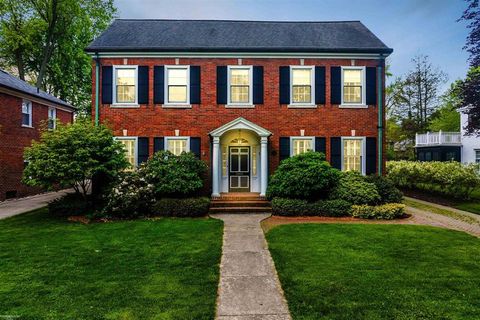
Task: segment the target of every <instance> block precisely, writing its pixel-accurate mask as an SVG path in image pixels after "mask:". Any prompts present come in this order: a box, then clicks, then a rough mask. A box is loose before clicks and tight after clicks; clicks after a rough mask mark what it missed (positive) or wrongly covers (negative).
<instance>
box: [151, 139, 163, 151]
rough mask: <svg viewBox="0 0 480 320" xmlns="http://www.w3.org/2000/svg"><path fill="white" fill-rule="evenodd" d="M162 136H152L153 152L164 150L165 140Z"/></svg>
mask: <svg viewBox="0 0 480 320" xmlns="http://www.w3.org/2000/svg"><path fill="white" fill-rule="evenodd" d="M164 141H165V140H164V138H163V137H155V138H153V152H154V153H155V152H158V151H163V150H165V142H164Z"/></svg>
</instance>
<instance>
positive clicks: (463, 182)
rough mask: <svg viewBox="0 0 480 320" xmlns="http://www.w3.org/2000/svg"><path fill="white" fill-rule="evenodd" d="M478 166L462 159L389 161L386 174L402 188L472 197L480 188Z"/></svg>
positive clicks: (457, 196) (456, 196)
mask: <svg viewBox="0 0 480 320" xmlns="http://www.w3.org/2000/svg"><path fill="white" fill-rule="evenodd" d="M479 169H480V168H479V165H478V164H469V165H464V164H461V163H459V162H455V161H451V162H438V161H432V162H419V161H389V162H387V177H388V178H389V179H390V180H391V181H393V183H395V185H396V186H398V187H401V188H410V189H419V190H425V191H428V192H433V193H438V194H442V195H447V196H451V197H455V198H465V199H466V198H469V197H470V195H471V193H472V191H473V190H475V189H476V188H478V187H480V175H479Z"/></svg>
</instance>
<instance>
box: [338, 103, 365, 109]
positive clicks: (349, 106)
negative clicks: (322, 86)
mask: <svg viewBox="0 0 480 320" xmlns="http://www.w3.org/2000/svg"><path fill="white" fill-rule="evenodd" d="M338 107H339V108H343V109H367V108H368V106H367V105H366V104H341V105H339V106H338Z"/></svg>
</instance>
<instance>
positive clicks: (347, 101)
mask: <svg viewBox="0 0 480 320" xmlns="http://www.w3.org/2000/svg"><path fill="white" fill-rule="evenodd" d="M342 105H353V106H354V105H365V67H342Z"/></svg>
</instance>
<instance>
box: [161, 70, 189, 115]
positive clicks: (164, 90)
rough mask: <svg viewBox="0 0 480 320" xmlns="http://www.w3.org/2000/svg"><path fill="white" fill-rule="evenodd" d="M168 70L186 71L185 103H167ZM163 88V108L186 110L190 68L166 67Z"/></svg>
mask: <svg viewBox="0 0 480 320" xmlns="http://www.w3.org/2000/svg"><path fill="white" fill-rule="evenodd" d="M170 69H187V102H169V101H168V70H170ZM164 79H165V81H164V87H163V92H164V94H163V96H164V100H165V102H164V103H163V106H164V107H168V108H175V107H177V108H178V107H180V108H186V107H190V108H191V104H190V66H189V65H167V66H165V68H164Z"/></svg>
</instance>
